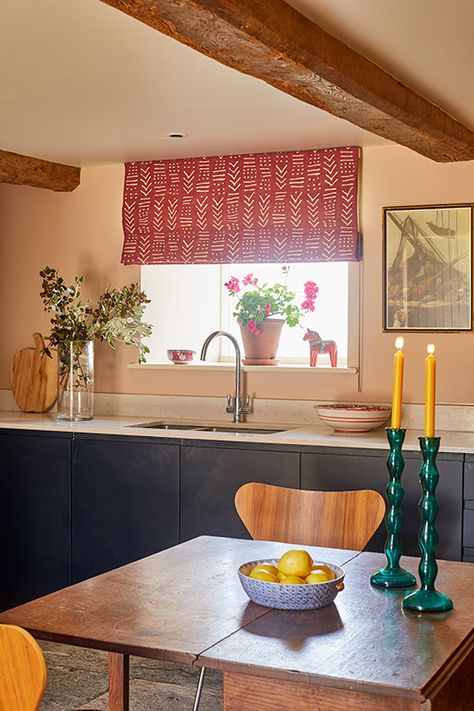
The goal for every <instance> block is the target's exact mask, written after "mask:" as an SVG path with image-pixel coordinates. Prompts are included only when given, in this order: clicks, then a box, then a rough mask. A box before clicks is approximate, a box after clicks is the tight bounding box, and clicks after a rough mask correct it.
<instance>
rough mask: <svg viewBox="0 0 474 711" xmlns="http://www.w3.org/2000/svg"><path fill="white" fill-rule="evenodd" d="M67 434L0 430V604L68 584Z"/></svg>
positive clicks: (69, 550)
mask: <svg viewBox="0 0 474 711" xmlns="http://www.w3.org/2000/svg"><path fill="white" fill-rule="evenodd" d="M70 448H71V440H70V437H69V435H63V436H61V434H57V435H55V434H50V433H48V434H45V435H43V434H41V433H28V434H25V433H24V432H12V433H10V432H8V433H6V432H5V431H3V432H2V433H0V607H2V608H3V609H5V608H7V607H12V606H14V605H19V604H21V603H23V602H27V601H28V600H32V599H33V598H36V597H39V596H41V595H46V594H47V593H49V592H52V591H53V590H57V589H58V588H62V587H65V586H66V585H70V583H71V518H70V484H71V482H70V459H71V449H70Z"/></svg>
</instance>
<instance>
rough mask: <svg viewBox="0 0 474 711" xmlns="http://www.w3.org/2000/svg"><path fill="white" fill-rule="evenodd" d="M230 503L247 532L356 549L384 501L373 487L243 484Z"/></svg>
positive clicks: (261, 537)
mask: <svg viewBox="0 0 474 711" xmlns="http://www.w3.org/2000/svg"><path fill="white" fill-rule="evenodd" d="M235 508H236V509H237V513H238V514H239V516H240V518H241V519H242V522H243V524H244V526H245V527H246V529H247V530H248V532H249V533H250V535H251V536H252V538H254V539H255V540H257V541H281V542H282V543H294V544H298V545H307V546H322V547H324V548H348V549H350V550H357V551H361V550H363V548H365V546H366V545H367V543H368V542H369V540H370V539H371V538H372V536H373V534H374V533H375V531H376V530H377V528H378V527H379V525H380V523H381V522H382V519H383V517H384V514H385V501H384V499H383V497H382V496H381V495H380V494H379V493H378V492H377V491H370V490H363V491H301V490H300V489H287V488H285V487H281V486H270V485H269V484H257V483H251V484H244V485H243V486H241V487H240V489H239V490H238V491H237V493H236V495H235Z"/></svg>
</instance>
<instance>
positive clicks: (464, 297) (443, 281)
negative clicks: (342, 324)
mask: <svg viewBox="0 0 474 711" xmlns="http://www.w3.org/2000/svg"><path fill="white" fill-rule="evenodd" d="M472 255H473V204H472V203H460V204H449V205H415V206H408V207H384V208H383V330H384V331H385V332H390V331H403V332H405V331H441V332H446V331H471V330H472Z"/></svg>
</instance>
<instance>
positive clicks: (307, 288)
mask: <svg viewBox="0 0 474 711" xmlns="http://www.w3.org/2000/svg"><path fill="white" fill-rule="evenodd" d="M304 293H305V296H306V298H307V299H315V298H316V297H317V295H318V293H319V286H318V285H317V284H316V282H314V281H307V282H305V285H304Z"/></svg>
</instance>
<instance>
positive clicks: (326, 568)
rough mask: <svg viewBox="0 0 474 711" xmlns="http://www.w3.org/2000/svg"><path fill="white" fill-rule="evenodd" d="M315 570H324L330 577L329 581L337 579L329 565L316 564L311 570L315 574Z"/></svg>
mask: <svg viewBox="0 0 474 711" xmlns="http://www.w3.org/2000/svg"><path fill="white" fill-rule="evenodd" d="M313 570H324V572H325V573H327V574H328V575H329V580H335V579H336V578H337V575H336V573H335V572H334V570H332V568H330V567H329V565H325V564H324V563H314V564H313V567H312V568H311V572H313Z"/></svg>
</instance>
